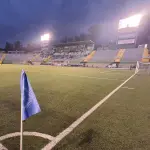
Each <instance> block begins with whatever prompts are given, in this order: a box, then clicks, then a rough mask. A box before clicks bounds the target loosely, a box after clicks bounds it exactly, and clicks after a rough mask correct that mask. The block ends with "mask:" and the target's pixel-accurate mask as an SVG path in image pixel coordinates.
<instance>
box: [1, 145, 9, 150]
mask: <svg viewBox="0 0 150 150" xmlns="http://www.w3.org/2000/svg"><path fill="white" fill-rule="evenodd" d="M0 150H8V149H7V148H6V147H5V146H4V145H2V144H1V143H0Z"/></svg>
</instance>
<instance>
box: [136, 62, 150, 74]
mask: <svg viewBox="0 0 150 150" xmlns="http://www.w3.org/2000/svg"><path fill="white" fill-rule="evenodd" d="M135 73H138V74H139V73H140V74H148V75H150V63H149V62H148V63H143V62H139V61H138V62H137V64H136V69H135Z"/></svg>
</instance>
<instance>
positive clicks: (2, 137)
mask: <svg viewBox="0 0 150 150" xmlns="http://www.w3.org/2000/svg"><path fill="white" fill-rule="evenodd" d="M23 135H25V136H36V137H42V138H44V139H48V140H50V141H52V140H54V138H55V137H53V136H51V135H48V134H44V133H39V132H27V131H26V132H23ZM16 136H20V132H15V133H9V134H6V135H3V136H1V137H0V141H3V140H6V139H8V138H12V137H16Z"/></svg>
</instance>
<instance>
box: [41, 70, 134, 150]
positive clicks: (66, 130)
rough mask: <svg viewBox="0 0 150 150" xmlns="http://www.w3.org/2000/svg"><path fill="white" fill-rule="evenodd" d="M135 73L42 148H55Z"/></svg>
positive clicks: (44, 149) (47, 149) (48, 149)
mask: <svg viewBox="0 0 150 150" xmlns="http://www.w3.org/2000/svg"><path fill="white" fill-rule="evenodd" d="M135 75H136V73H134V74H133V75H132V76H130V77H129V78H128V79H127V80H125V81H124V82H123V83H122V84H120V85H119V86H118V87H117V88H115V89H114V90H113V91H112V92H110V93H109V94H108V95H107V96H105V97H104V98H103V99H102V100H100V101H99V102H98V103H97V104H96V105H94V106H93V107H92V108H91V109H89V110H88V111H87V112H86V113H84V114H83V115H82V116H81V117H80V118H78V119H77V120H76V121H75V122H73V123H72V124H71V125H70V126H69V127H68V128H66V129H65V130H63V131H62V132H61V133H59V134H58V135H57V136H56V137H55V138H54V140H52V141H51V142H50V143H48V144H47V145H46V146H45V147H44V148H42V150H51V149H52V148H54V147H55V146H56V145H57V143H59V142H60V141H61V140H62V139H63V138H64V137H66V136H67V135H68V134H69V133H71V132H72V131H73V130H74V129H75V128H76V127H77V126H78V125H79V124H80V123H81V122H83V121H84V120H85V119H86V118H87V117H88V116H89V115H91V114H92V113H93V112H94V111H95V110H96V109H97V108H98V107H99V106H101V105H102V104H103V103H104V102H105V101H107V99H109V98H110V97H111V96H112V95H113V94H114V93H115V92H117V91H118V90H119V89H120V88H121V87H122V86H123V85H124V84H126V83H127V82H128V81H129V80H130V79H132V78H133V77H134V76H135Z"/></svg>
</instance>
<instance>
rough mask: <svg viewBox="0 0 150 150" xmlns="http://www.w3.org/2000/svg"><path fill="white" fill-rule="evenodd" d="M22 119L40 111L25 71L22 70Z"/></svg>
mask: <svg viewBox="0 0 150 150" xmlns="http://www.w3.org/2000/svg"><path fill="white" fill-rule="evenodd" d="M20 89H21V101H22V105H21V107H22V108H21V109H22V121H23V120H26V119H27V118H29V117H31V116H32V115H34V114H37V113H39V112H40V111H41V109H40V106H39V104H38V101H37V99H36V96H35V94H34V92H33V89H32V87H31V85H30V82H29V80H28V77H27V75H26V73H25V72H24V71H23V70H22V73H21V79H20Z"/></svg>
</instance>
